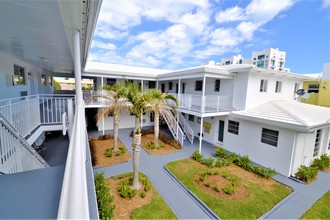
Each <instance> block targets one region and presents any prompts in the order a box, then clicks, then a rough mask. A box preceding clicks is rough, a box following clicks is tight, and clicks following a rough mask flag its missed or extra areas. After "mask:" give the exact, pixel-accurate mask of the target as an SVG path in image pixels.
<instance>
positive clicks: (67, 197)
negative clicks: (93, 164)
mask: <svg viewBox="0 0 330 220" xmlns="http://www.w3.org/2000/svg"><path fill="white" fill-rule="evenodd" d="M86 138H87V136H86V123H85V113H84V108H83V107H78V108H76V111H75V119H74V123H73V129H72V134H71V139H70V145H69V151H68V156H67V160H66V165H65V172H64V178H63V185H62V191H61V198H60V204H59V209H58V215H57V218H58V219H67V218H77V219H85V218H89V201H88V191H87V179H86V167H85V162H86Z"/></svg>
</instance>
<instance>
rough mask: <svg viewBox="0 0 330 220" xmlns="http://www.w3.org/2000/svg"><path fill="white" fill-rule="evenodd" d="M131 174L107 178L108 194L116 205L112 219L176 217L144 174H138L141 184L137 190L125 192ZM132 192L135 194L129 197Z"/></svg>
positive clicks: (128, 187)
mask: <svg viewBox="0 0 330 220" xmlns="http://www.w3.org/2000/svg"><path fill="white" fill-rule="evenodd" d="M132 176H133V174H132V173H126V174H122V175H119V176H115V177H112V178H108V179H107V180H108V182H109V186H110V194H111V195H112V196H113V197H114V202H113V204H115V205H116V208H115V209H114V219H177V217H176V216H175V215H174V213H173V212H172V210H171V209H170V208H169V207H168V205H167V204H166V203H165V201H164V200H163V198H162V197H161V196H160V194H159V193H158V192H157V190H156V189H155V188H154V187H153V186H152V184H151V182H150V180H149V179H148V178H147V177H146V176H145V175H143V174H141V173H140V174H139V179H140V182H141V184H142V186H141V188H140V189H139V190H137V191H135V192H132V191H130V192H126V191H125V190H124V189H129V190H130V186H129V185H127V183H129V182H130V178H132ZM125 181H126V182H125ZM125 183H126V185H125ZM120 185H122V186H120ZM120 189H121V192H122V194H121V193H120ZM133 194H134V195H135V196H134V197H133V198H130V197H132V196H133ZM123 195H124V196H125V197H126V198H124V197H123Z"/></svg>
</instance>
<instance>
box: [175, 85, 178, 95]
mask: <svg viewBox="0 0 330 220" xmlns="http://www.w3.org/2000/svg"><path fill="white" fill-rule="evenodd" d="M175 93H179V84H178V83H177V84H175Z"/></svg>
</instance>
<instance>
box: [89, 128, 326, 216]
mask: <svg viewBox="0 0 330 220" xmlns="http://www.w3.org/2000/svg"><path fill="white" fill-rule="evenodd" d="M130 131H131V129H122V130H120V132H119V138H120V140H121V141H122V142H123V144H124V145H125V146H126V147H127V148H128V150H129V151H130V153H131V154H132V148H131V147H130V146H131V144H132V142H131V138H130V137H129V133H130ZM94 134H95V133H94ZM198 144H199V142H198V140H197V139H195V141H194V144H193V145H192V144H190V142H185V147H184V149H183V150H179V151H176V152H175V153H172V154H169V155H164V156H151V155H149V154H148V153H147V152H146V151H144V149H143V148H141V160H140V171H141V172H143V173H145V174H146V175H147V176H148V178H149V179H150V180H151V181H152V183H153V185H154V186H155V188H156V189H157V190H158V191H159V193H160V194H161V195H162V196H163V198H164V199H165V201H166V202H167V203H168V205H169V206H170V208H171V209H172V210H173V212H174V213H175V214H176V215H177V217H178V218H179V219H210V216H208V215H207V214H206V213H205V212H204V211H203V209H202V208H201V207H200V206H199V205H198V204H197V203H196V202H195V201H194V200H193V199H192V198H191V197H190V196H189V195H188V194H187V193H186V192H185V191H184V190H183V189H182V188H181V187H180V186H179V185H178V184H177V183H175V182H174V181H173V179H171V178H170V177H169V176H168V174H167V173H166V171H165V170H164V165H166V164H167V163H168V162H171V161H176V160H181V159H184V158H188V157H190V156H191V154H192V153H193V152H194V151H195V150H196V149H198ZM202 153H203V154H204V156H206V157H208V156H210V155H212V154H214V147H212V146H211V144H210V143H207V142H203V147H202ZM132 170H133V165H132V160H130V161H129V162H127V163H123V164H118V165H113V166H111V167H103V168H97V169H94V172H101V171H104V172H105V176H106V177H111V176H115V175H118V174H121V173H125V172H130V171H132ZM274 179H275V180H277V181H279V182H282V183H284V184H286V185H288V186H290V187H291V188H293V190H294V192H293V193H291V194H290V195H289V196H288V197H287V198H285V199H284V200H282V201H281V202H280V203H278V204H277V205H276V206H275V207H274V208H273V209H272V210H270V211H269V212H268V213H266V214H264V215H263V216H261V219H281V218H290V219H298V218H299V217H301V216H302V215H303V214H304V213H305V211H306V210H308V209H309V208H310V207H311V206H312V205H313V203H315V202H316V201H317V200H318V199H319V198H320V197H321V196H322V195H323V194H324V193H326V192H327V191H328V190H329V189H330V172H328V173H322V172H320V174H319V176H318V179H317V180H316V181H315V182H314V183H312V184H308V185H305V184H302V183H298V182H296V181H294V180H292V179H289V178H288V177H285V176H282V175H277V176H275V177H274ZM220 217H221V216H220Z"/></svg>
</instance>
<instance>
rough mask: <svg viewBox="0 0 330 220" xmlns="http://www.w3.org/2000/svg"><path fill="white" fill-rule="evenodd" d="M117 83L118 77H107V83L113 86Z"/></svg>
mask: <svg viewBox="0 0 330 220" xmlns="http://www.w3.org/2000/svg"><path fill="white" fill-rule="evenodd" d="M115 83H116V79H107V85H109V86H113V85H114V84H115Z"/></svg>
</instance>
